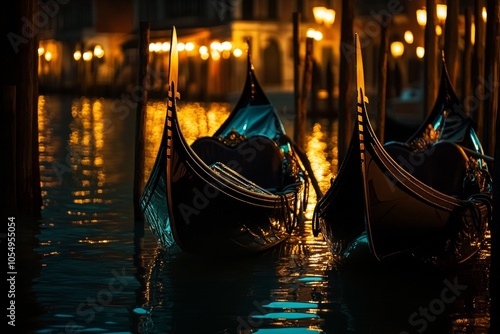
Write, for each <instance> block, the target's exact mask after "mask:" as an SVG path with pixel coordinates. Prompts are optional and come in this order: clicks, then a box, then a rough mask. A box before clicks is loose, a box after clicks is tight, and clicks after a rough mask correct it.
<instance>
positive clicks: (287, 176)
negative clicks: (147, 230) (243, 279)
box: [141, 28, 310, 255]
mask: <svg viewBox="0 0 500 334" xmlns="http://www.w3.org/2000/svg"><path fill="white" fill-rule="evenodd" d="M177 76H178V59H177V37H176V33H175V28H174V29H173V33H172V42H171V50H170V66H169V90H168V99H167V102H168V105H167V116H166V119H165V128H164V133H163V138H162V140H161V144H160V148H159V152H158V156H157V158H156V162H155V164H154V167H153V169H152V172H151V176H150V178H149V180H148V182H147V184H146V186H145V191H144V194H143V196H142V198H141V207H142V209H143V212H144V217H145V220H146V221H147V222H148V223H149V225H150V227H151V230H152V231H153V233H154V235H155V236H156V237H157V239H158V241H159V243H160V245H161V246H163V247H164V248H168V247H170V246H171V245H173V244H177V245H178V246H180V248H181V249H182V250H184V251H186V252H189V253H197V254H214V253H215V254H227V255H235V254H242V253H255V252H260V251H263V250H266V249H268V248H270V247H273V246H275V245H277V244H279V243H280V242H282V241H283V240H285V239H287V238H288V237H289V236H290V234H291V233H292V232H293V231H294V229H295V227H296V226H297V225H298V224H299V223H300V222H301V220H302V218H303V210H304V208H305V206H306V204H307V200H308V196H307V195H308V187H309V176H308V172H307V171H306V168H305V167H304V164H303V163H304V160H302V158H303V156H302V158H301V156H300V154H301V153H303V152H298V151H297V147H296V145H294V144H293V142H292V141H291V140H290V139H289V137H288V136H287V135H286V133H285V130H284V127H283V124H282V122H281V120H280V118H279V116H278V115H277V113H276V110H275V108H274V107H273V105H272V104H271V103H270V101H269V100H268V98H267V97H266V95H265V93H264V91H263V90H262V88H261V86H260V85H259V83H258V81H257V79H256V77H255V73H254V69H253V65H252V63H251V59H250V53H249V56H248V70H247V78H246V82H245V86H244V88H243V92H242V94H241V97H240V99H239V101H238V103H237V104H236V106H235V108H234V109H233V111H232V112H231V113H230V115H229V116H228V118H227V120H226V121H225V122H224V123H223V124H222V125H221V127H220V128H219V129H218V130H217V131H216V132H215V134H214V135H213V136H210V137H202V138H198V139H197V140H195V141H194V142H193V143H192V144H191V145H188V143H187V142H186V140H185V138H184V136H183V134H182V131H181V128H180V126H179V120H178V115H177V113H178V111H177V99H178V97H179V94H178V93H177ZM309 174H310V173H309Z"/></svg>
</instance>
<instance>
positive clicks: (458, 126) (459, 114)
mask: <svg viewBox="0 0 500 334" xmlns="http://www.w3.org/2000/svg"><path fill="white" fill-rule="evenodd" d="M474 127H475V123H474V121H473V120H472V118H471V117H470V116H469V115H468V114H467V113H466V111H465V109H464V106H463V104H462V103H461V102H460V100H459V98H458V96H457V94H456V93H455V90H454V89H453V86H452V84H451V80H450V77H449V74H448V70H447V67H446V62H445V58H444V53H442V57H441V82H440V85H439V92H438V96H437V98H436V101H435V103H434V106H433V108H432V110H431V112H430V113H429V115H428V117H427V119H426V120H425V121H424V122H423V123H422V124H421V125H420V126H419V128H418V129H417V130H416V131H415V132H414V133H413V135H411V136H410V137H409V138H408V139H407V140H406V141H405V142H399V141H390V142H387V143H385V144H384V148H385V150H386V151H387V152H388V153H389V154H390V155H391V156H392V157H393V158H394V159H395V160H396V161H397V162H398V163H399V164H400V165H401V166H402V167H404V168H405V169H406V170H407V171H409V172H410V173H412V175H413V176H415V177H416V178H418V179H419V180H421V181H422V182H424V183H427V184H429V185H432V186H433V187H434V188H435V189H437V190H440V191H442V192H444V193H449V194H456V192H457V191H458V190H457V188H456V187H451V188H450V184H451V183H452V182H450V177H445V178H443V177H442V175H441V174H440V173H434V172H433V169H441V170H444V171H446V174H448V175H452V174H453V175H455V177H456V180H455V181H456V182H453V183H454V184H455V186H460V180H458V179H462V178H463V177H464V176H465V172H466V168H465V166H463V165H462V168H457V164H456V161H454V160H451V159H445V155H441V159H439V157H438V155H439V154H441V152H442V151H444V150H448V149H450V150H452V151H453V150H454V148H453V147H454V146H457V145H458V146H459V147H460V149H462V150H463V151H464V153H465V154H466V155H467V156H468V157H469V158H470V159H471V162H472V160H476V161H474V162H473V163H474V164H475V165H476V166H477V168H478V169H479V170H480V171H481V172H484V173H482V174H484V175H483V176H482V182H483V187H488V186H490V185H491V180H488V177H489V173H488V171H489V167H488V164H492V163H493V158H492V157H490V156H487V155H485V154H484V151H483V147H482V145H481V142H480V140H479V138H478V136H477V134H476V131H475V128H474ZM429 156H432V158H431V159H427V158H428V157H429ZM451 170H453V171H454V173H450V171H451ZM437 177H439V178H440V179H439V180H438V179H436V178H437Z"/></svg>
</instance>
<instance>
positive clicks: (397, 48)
mask: <svg viewBox="0 0 500 334" xmlns="http://www.w3.org/2000/svg"><path fill="white" fill-rule="evenodd" d="M404 52H405V46H404V44H403V43H402V42H399V41H396V42H392V43H391V54H392V56H393V57H394V58H399V57H401V56H402V55H403V53H404Z"/></svg>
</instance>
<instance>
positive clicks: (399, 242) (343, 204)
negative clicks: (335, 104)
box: [313, 35, 492, 267]
mask: <svg viewBox="0 0 500 334" xmlns="http://www.w3.org/2000/svg"><path fill="white" fill-rule="evenodd" d="M355 44H356V81H357V84H356V91H357V112H356V119H357V122H356V125H355V127H354V130H353V134H352V138H351V141H350V144H349V148H348V152H347V154H346V157H345V159H344V160H343V162H342V164H341V166H340V168H339V172H338V174H337V176H336V177H335V179H334V180H333V181H332V183H331V185H330V188H329V189H328V190H327V192H326V193H325V195H324V196H323V197H322V198H321V199H320V200H319V201H318V202H317V204H316V206H315V210H314V214H313V232H314V233H315V234H316V235H318V234H319V233H321V234H322V235H323V237H324V238H325V240H326V241H327V243H328V244H329V247H330V250H331V252H332V253H333V255H334V258H335V260H336V263H337V265H338V266H343V265H353V264H354V265H355V264H360V263H391V262H392V261H401V260H404V261H405V262H406V261H407V260H415V261H416V262H417V263H421V264H425V265H427V264H430V265H432V266H437V267H450V266H455V265H458V264H460V263H463V262H465V261H467V260H468V259H470V258H471V257H472V256H474V255H475V254H476V253H477V252H478V250H479V249H480V247H481V245H482V242H483V241H484V238H485V233H486V231H487V227H488V223H489V221H490V219H491V211H492V198H491V192H490V189H489V187H488V186H485V187H482V186H481V185H480V184H478V183H479V180H482V178H483V177H485V176H486V175H488V174H487V171H485V170H482V169H481V168H480V166H479V164H478V162H477V161H478V159H475V158H471V155H467V152H468V151H469V149H467V148H464V147H463V146H461V145H459V144H457V143H454V142H453V141H446V140H445V141H443V142H439V141H438V142H436V143H434V144H432V145H430V146H429V147H425V148H423V150H422V152H423V153H422V156H421V157H422V158H423V159H424V160H425V161H423V162H422V163H421V164H415V166H413V168H414V170H412V171H409V170H406V169H405V168H404V167H403V166H402V165H401V164H400V161H397V159H395V158H393V156H391V155H390V154H389V153H388V152H387V150H386V149H385V148H384V146H383V145H382V143H380V141H379V140H378V139H377V137H376V135H375V133H374V131H373V129H372V126H371V124H370V120H369V118H368V113H367V109H366V105H367V104H366V103H367V98H366V96H365V95H364V94H365V90H364V78H363V64H362V59H361V51H360V47H359V37H358V36H357V35H356V38H355ZM426 126H427V124H426ZM470 151H472V150H470ZM473 153H476V152H473ZM476 156H477V155H476ZM433 159H437V163H436V164H435V166H439V163H441V162H443V163H446V162H447V160H449V161H453V162H454V163H453V164H450V163H447V164H445V166H447V169H442V168H434V169H430V166H432V160H433ZM422 166H424V167H422ZM464 166H465V167H464ZM420 168H426V170H427V171H426V172H425V173H422V175H425V174H426V173H427V174H430V176H432V177H434V178H436V179H437V180H438V181H440V182H442V185H443V188H444V187H445V186H447V187H446V189H448V190H449V189H452V188H455V190H456V192H457V193H455V194H451V193H444V192H442V191H439V190H437V189H435V188H434V187H435V186H434V185H430V184H427V183H425V182H423V181H421V180H419V179H418V178H416V177H415V176H414V175H413V174H418V173H420V171H418V170H419V169H420ZM464 168H465V176H464V177H463V178H461V179H460V178H459V176H463V175H460V174H459V173H458V172H457V171H456V169H464ZM428 176H429V175H428ZM430 176H429V177H430ZM464 178H465V179H464ZM445 180H447V181H446V182H448V183H445ZM464 181H465V182H464ZM488 182H491V180H489V181H488ZM464 183H465V184H464ZM461 186H462V188H461ZM463 188H467V189H466V190H464V189H463ZM411 262H413V261H411Z"/></svg>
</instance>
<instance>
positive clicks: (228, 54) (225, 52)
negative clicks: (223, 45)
mask: <svg viewBox="0 0 500 334" xmlns="http://www.w3.org/2000/svg"><path fill="white" fill-rule="evenodd" d="M229 57H231V51H229V50H224V51H222V58H224V59H229Z"/></svg>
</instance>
